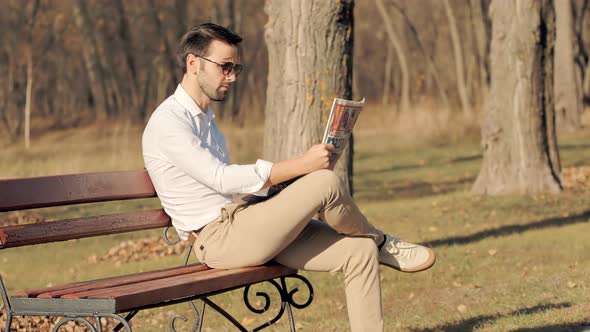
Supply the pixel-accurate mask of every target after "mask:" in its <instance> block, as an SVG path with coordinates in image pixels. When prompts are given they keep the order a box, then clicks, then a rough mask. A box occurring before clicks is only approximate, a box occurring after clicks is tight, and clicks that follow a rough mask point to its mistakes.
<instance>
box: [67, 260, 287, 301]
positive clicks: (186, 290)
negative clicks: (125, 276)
mask: <svg viewBox="0 0 590 332" xmlns="http://www.w3.org/2000/svg"><path fill="white" fill-rule="evenodd" d="M295 273H297V270H294V269H291V268H288V267H285V266H282V265H279V264H272V265H265V266H255V267H246V268H237V269H231V270H222V269H211V270H206V271H201V272H194V273H188V274H184V275H179V276H174V277H169V278H162V279H157V280H149V281H145V282H139V283H135V284H129V285H123V286H116V287H111V288H105V289H96V290H92V291H87V292H80V293H73V294H66V295H63V296H62V298H64V299H91V298H111V299H114V300H116V303H117V304H116V308H117V311H118V312H122V311H126V310H130V309H133V308H137V307H141V306H146V305H151V304H155V303H160V302H164V301H169V300H174V299H178V298H182V297H187V296H193V295H200V294H206V293H211V292H216V291H220V290H225V289H231V288H235V287H239V286H243V285H247V284H251V283H256V282H260V281H264V280H269V279H274V278H277V277H280V276H285V275H290V274H295Z"/></svg>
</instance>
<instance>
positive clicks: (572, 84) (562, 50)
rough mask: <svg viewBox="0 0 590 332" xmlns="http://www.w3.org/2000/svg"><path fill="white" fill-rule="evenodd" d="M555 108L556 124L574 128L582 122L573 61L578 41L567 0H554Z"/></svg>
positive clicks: (580, 95) (578, 74)
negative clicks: (555, 30)
mask: <svg viewBox="0 0 590 332" xmlns="http://www.w3.org/2000/svg"><path fill="white" fill-rule="evenodd" d="M554 4H555V17H556V19H555V22H556V29H557V32H556V37H555V38H556V40H555V84H554V85H555V112H556V118H557V125H558V128H560V129H562V130H565V131H575V130H577V129H580V128H581V126H582V120H581V114H582V110H583V105H582V100H583V92H582V77H581V76H582V75H581V74H582V73H581V72H580V70H579V67H578V66H577V65H576V56H577V55H578V50H577V47H578V43H577V40H576V35H575V27H574V16H573V6H572V1H571V0H563V1H561V0H556V1H555V2H554Z"/></svg>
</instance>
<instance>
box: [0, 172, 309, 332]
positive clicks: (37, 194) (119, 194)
mask: <svg viewBox="0 0 590 332" xmlns="http://www.w3.org/2000/svg"><path fill="white" fill-rule="evenodd" d="M149 197H156V192H155V190H154V187H153V185H152V182H151V180H150V178H149V176H148V174H147V172H146V171H127V172H109V173H89V174H73V175H61V176H46V177H35V178H22V179H8V180H0V212H6V211H18V210H25V209H32V208H42V207H52V206H60V205H74V204H81V203H93V202H107V201H115V200H128V199H139V198H149ZM170 226H171V222H170V217H169V216H168V215H166V213H165V212H164V211H163V210H162V209H153V210H142V211H133V212H126V213H118V214H110V215H100V216H90V217H80V218H73V219H67V220H59V221H52V222H41V223H35V224H27V225H12V226H4V227H0V249H7V248H13V247H21V246H29V245H36V244H42V243H50V242H57V241H66V240H72V239H81V238H85V237H92V236H101V235H109V234H117V233H124V232H135V231H141V230H148V229H155V228H165V229H166V230H168V229H169V228H170ZM164 237H165V239H166V240H167V239H168V237H167V235H166V231H164ZM190 249H191V248H190V247H189V251H188V252H187V254H186V257H185V262H184V265H179V266H178V267H173V268H167V269H162V270H158V271H149V272H142V273H137V274H131V275H123V276H115V277H111V278H106V279H98V280H89V281H83V282H76V283H71V284H66V285H57V286H51V287H46V288H41V289H33V290H24V291H16V292H12V296H9V295H8V293H7V289H6V286H5V284H4V282H3V280H2V277H1V276H0V293H1V295H2V300H3V302H4V307H5V309H6V313H7V322H6V331H10V329H9V328H10V326H11V320H12V317H14V316H60V317H63V318H62V319H61V320H60V321H59V322H58V323H56V325H55V326H54V329H53V331H57V330H59V328H60V327H61V326H62V325H64V324H65V323H67V322H69V321H77V322H78V323H80V324H82V325H85V326H86V327H87V328H89V329H90V330H91V331H102V327H101V323H100V318H102V317H110V318H112V319H115V320H117V321H119V322H120V324H119V325H118V326H117V327H116V328H115V329H114V331H117V330H120V329H121V328H125V329H126V330H127V331H131V330H132V327H131V325H130V323H129V321H130V320H131V319H132V318H133V316H134V315H135V314H136V313H137V312H139V311H140V310H143V309H149V308H155V307H161V306H166V305H172V304H176V303H181V302H188V303H189V304H190V305H191V306H192V308H193V311H194V312H195V315H196V317H195V327H194V329H193V330H197V331H200V329H201V326H202V323H203V315H204V310H205V306H206V305H207V306H209V307H211V308H213V309H215V310H216V311H218V312H220V313H221V314H222V315H223V316H224V317H226V318H227V319H228V320H229V321H230V322H231V323H232V324H233V325H234V326H235V327H236V328H237V329H238V330H240V331H247V329H246V328H245V327H244V326H242V325H241V324H240V323H239V322H238V321H237V320H236V319H234V318H233V317H232V316H231V315H230V314H229V313H227V312H226V311H225V310H223V309H222V308H221V307H219V306H218V305H217V304H215V303H214V302H213V301H212V300H211V299H209V298H208V297H209V296H211V295H215V294H219V293H223V292H227V291H230V290H234V289H238V288H242V287H244V301H245V304H246V306H247V307H248V309H250V310H251V311H253V312H255V313H262V312H265V311H266V310H267V309H269V307H270V297H269V296H268V294H266V293H264V294H262V295H261V294H260V293H257V294H256V295H258V296H262V297H263V298H264V299H265V303H264V305H263V308H260V309H258V308H254V307H253V306H252V305H251V304H250V303H249V300H248V291H249V289H250V286H251V285H253V284H255V283H259V282H265V281H266V282H270V284H271V285H272V286H274V287H275V288H276V289H277V291H278V294H280V302H281V305H280V308H279V309H278V313H277V315H276V316H275V317H273V318H272V319H271V320H269V321H268V322H266V323H264V324H262V325H260V326H258V327H256V328H254V329H253V331H258V330H260V329H263V328H265V327H268V326H270V325H272V324H274V323H275V322H276V321H278V320H279V318H280V317H281V316H282V315H283V313H284V312H287V313H288V316H289V321H290V327H291V330H292V331H294V330H295V325H294V321H293V315H292V310H291V307H296V308H304V307H307V306H308V305H309V304H310V303H311V301H312V299H313V289H312V287H311V284H310V283H309V281H307V279H305V278H304V277H302V276H300V275H297V270H294V269H291V268H288V267H285V266H282V265H279V264H277V263H269V264H267V265H264V266H256V267H247V268H237V269H230V270H223V269H212V268H209V267H207V266H206V265H204V264H187V263H188V259H189V257H190ZM24 264H26V263H24ZM103 264H106V263H103ZM47 268H51V267H50V265H48V266H47ZM277 278H278V280H274V279H277ZM287 278H289V280H293V279H291V278H295V279H297V280H299V281H298V283H299V284H301V282H303V283H304V284H305V286H306V287H307V288H308V293H309V297H308V298H307V300H306V301H304V303H298V302H297V301H295V300H294V299H293V295H294V293H295V292H297V290H298V289H297V288H294V289H292V290H290V291H289V290H288V289H287V284H286V281H285V280H286V279H287ZM197 299H199V300H201V301H202V302H201V307H200V312H199V311H198V310H197V308H196V306H195V304H194V302H193V300H197ZM123 315H124V316H123ZM91 317H94V318H95V319H93V320H96V323H91V322H90V320H89V319H88V318H91ZM179 317H180V318H181V319H183V320H186V318H184V317H182V316H176V317H174V318H173V319H171V321H170V329H171V330H172V331H174V330H175V327H174V320H175V319H176V318H179Z"/></svg>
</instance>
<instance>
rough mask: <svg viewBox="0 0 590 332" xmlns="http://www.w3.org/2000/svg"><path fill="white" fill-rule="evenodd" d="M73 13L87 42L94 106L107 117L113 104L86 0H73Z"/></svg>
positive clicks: (87, 61)
mask: <svg viewBox="0 0 590 332" xmlns="http://www.w3.org/2000/svg"><path fill="white" fill-rule="evenodd" d="M72 14H73V16H74V21H75V23H76V26H77V27H78V29H79V30H80V35H81V37H82V40H84V42H85V45H84V47H82V54H83V56H84V65H85V66H86V71H87V73H88V79H89V81H90V89H91V93H92V100H93V106H94V107H95V109H96V110H97V111H98V112H99V115H100V116H102V117H107V116H108V115H109V111H110V108H111V105H109V102H108V96H107V88H106V82H105V77H104V74H103V72H102V68H101V66H100V63H99V61H98V57H99V52H98V49H97V42H96V38H95V37H94V31H93V29H92V26H93V25H92V22H90V17H89V15H88V9H87V8H86V1H85V0H75V1H74V2H73V10H72Z"/></svg>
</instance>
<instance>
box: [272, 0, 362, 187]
mask: <svg viewBox="0 0 590 332" xmlns="http://www.w3.org/2000/svg"><path fill="white" fill-rule="evenodd" d="M353 7H354V2H353V1H351V0H348V1H311V0H285V1H270V0H269V1H267V2H266V5H265V11H266V13H267V14H268V16H269V22H268V23H267V25H266V27H265V39H266V43H267V45H268V52H269V73H268V88H267V89H268V90H267V97H266V108H265V109H266V110H265V112H266V114H265V136H264V156H265V158H268V159H269V160H280V159H285V158H289V157H293V156H297V155H301V154H303V153H304V152H305V151H306V150H307V149H308V148H309V147H310V146H312V145H313V144H317V143H320V142H321V139H322V134H323V129H324V126H325V124H326V121H327V117H328V113H329V110H330V107H331V105H332V101H333V99H334V97H342V98H347V99H350V98H351V97H352V50H353V35H354V30H353ZM350 143H352V142H350ZM351 160H352V158H349V155H348V152H346V151H345V152H344V155H342V156H341V157H340V161H339V162H338V165H337V166H336V170H337V171H338V172H339V174H340V175H341V176H343V177H345V178H346V177H348V179H347V181H348V183H349V184H351V183H352V176H351V174H350V172H349V171H350V170H351V169H352V168H351V166H352V165H351Z"/></svg>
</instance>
